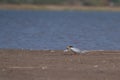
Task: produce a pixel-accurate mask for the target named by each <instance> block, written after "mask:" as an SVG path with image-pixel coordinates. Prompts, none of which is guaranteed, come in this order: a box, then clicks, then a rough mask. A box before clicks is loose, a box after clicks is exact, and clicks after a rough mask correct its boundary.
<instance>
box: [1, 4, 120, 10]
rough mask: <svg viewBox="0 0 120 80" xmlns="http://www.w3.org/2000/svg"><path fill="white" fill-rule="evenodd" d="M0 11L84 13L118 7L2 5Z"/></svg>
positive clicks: (117, 8)
mask: <svg viewBox="0 0 120 80" xmlns="http://www.w3.org/2000/svg"><path fill="white" fill-rule="evenodd" d="M0 9H15V10H84V11H89V10H90V11H120V7H86V6H58V5H26V4H21V5H11V4H2V5H0Z"/></svg>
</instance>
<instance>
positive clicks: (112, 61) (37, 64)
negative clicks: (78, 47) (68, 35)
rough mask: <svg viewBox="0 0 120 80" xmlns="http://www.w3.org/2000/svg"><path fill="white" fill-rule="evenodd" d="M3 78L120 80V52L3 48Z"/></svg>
mask: <svg viewBox="0 0 120 80" xmlns="http://www.w3.org/2000/svg"><path fill="white" fill-rule="evenodd" d="M0 80H120V51H91V52H88V53H86V54H81V55H74V54H73V53H71V52H63V51H62V50H60V51H59V50H46V51H44V50H12V49H1V50H0Z"/></svg>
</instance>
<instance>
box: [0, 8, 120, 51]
mask: <svg viewBox="0 0 120 80" xmlns="http://www.w3.org/2000/svg"><path fill="white" fill-rule="evenodd" d="M119 34H120V12H97V11H93V12H92V11H91V12H90V11H44V10H43V11H24V10H23V11H17V10H0V48H10V49H35V50H37V49H39V50H41V49H57V50H61V49H65V47H66V46H67V45H73V46H75V47H77V48H80V49H81V50H119V49H120V37H119Z"/></svg>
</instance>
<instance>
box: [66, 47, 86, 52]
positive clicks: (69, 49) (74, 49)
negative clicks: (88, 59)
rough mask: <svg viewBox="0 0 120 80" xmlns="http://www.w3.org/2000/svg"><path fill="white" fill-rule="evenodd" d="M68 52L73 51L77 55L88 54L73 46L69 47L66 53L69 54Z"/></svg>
mask: <svg viewBox="0 0 120 80" xmlns="http://www.w3.org/2000/svg"><path fill="white" fill-rule="evenodd" d="M68 51H72V52H74V53H75V54H80V53H86V52H87V51H81V50H80V49H78V48H75V47H73V46H67V49H66V50H64V52H68Z"/></svg>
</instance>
